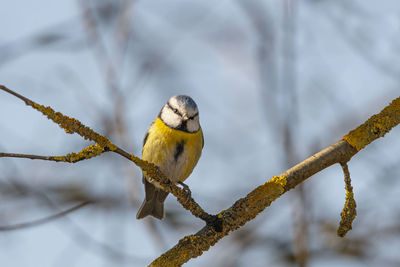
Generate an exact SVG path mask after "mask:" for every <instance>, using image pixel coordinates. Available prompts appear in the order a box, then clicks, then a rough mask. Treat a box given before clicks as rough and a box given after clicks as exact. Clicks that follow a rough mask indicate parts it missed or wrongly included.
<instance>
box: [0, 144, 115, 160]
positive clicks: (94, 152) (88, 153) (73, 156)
mask: <svg viewBox="0 0 400 267" xmlns="http://www.w3.org/2000/svg"><path fill="white" fill-rule="evenodd" d="M107 151H108V150H106V149H105V148H102V147H100V146H99V145H98V144H95V145H90V146H88V147H86V148H84V149H82V150H81V151H80V152H78V153H69V154H67V155H65V156H39V155H30V154H15V153H3V152H0V158H2V157H8V158H25V159H40V160H49V161H56V162H69V163H76V162H78V161H81V160H85V159H90V158H93V157H97V156H99V155H101V154H103V153H104V152H107Z"/></svg>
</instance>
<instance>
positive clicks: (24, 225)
mask: <svg viewBox="0 0 400 267" xmlns="http://www.w3.org/2000/svg"><path fill="white" fill-rule="evenodd" d="M91 203H92V202H91V201H84V202H82V203H80V204H79V205H76V206H74V207H72V208H69V209H67V210H64V211H61V212H59V213H56V214H54V215H51V216H48V217H45V218H42V219H39V220H35V221H31V222H26V223H19V224H13V225H2V226H0V231H2V232H3V231H13V230H19V229H23V228H28V227H33V226H38V225H41V224H45V223H48V222H51V221H54V220H56V219H58V218H61V217H63V216H65V215H67V214H68V213H71V212H73V211H75V210H78V209H80V208H82V207H84V206H86V205H89V204H91Z"/></svg>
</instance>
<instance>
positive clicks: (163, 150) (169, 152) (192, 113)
mask: <svg viewBox="0 0 400 267" xmlns="http://www.w3.org/2000/svg"><path fill="white" fill-rule="evenodd" d="M203 146H204V138H203V132H202V130H201V127H200V122H199V110H198V108H197V105H196V103H195V102H194V101H193V99H192V98H190V97H189V96H186V95H177V96H173V97H171V98H170V99H169V100H168V102H167V103H166V104H165V105H164V107H163V108H162V109H161V111H160V113H159V114H158V117H157V118H156V119H155V120H154V122H153V123H152V124H151V126H150V128H149V129H148V131H147V133H146V136H145V138H144V141H143V150H142V159H143V160H146V161H148V162H151V163H154V164H155V165H156V166H158V167H159V168H160V170H161V171H162V172H163V173H164V174H165V175H166V176H167V177H168V179H169V180H170V181H171V182H173V183H182V182H183V181H185V179H186V178H187V177H188V176H189V175H190V174H191V173H192V171H193V168H194V167H195V166H196V164H197V162H198V160H199V158H200V155H201V150H202V149H203ZM143 184H144V188H145V194H146V196H145V199H144V201H143V204H142V206H141V207H140V209H139V211H138V213H137V215H136V218H137V219H141V218H144V217H146V216H148V215H151V216H153V217H155V218H157V219H162V218H163V217H164V200H165V198H166V197H167V195H168V192H165V191H163V190H161V189H159V188H157V187H155V186H154V185H152V184H151V183H149V182H148V181H147V179H146V177H145V176H143Z"/></svg>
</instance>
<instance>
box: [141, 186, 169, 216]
mask: <svg viewBox="0 0 400 267" xmlns="http://www.w3.org/2000/svg"><path fill="white" fill-rule="evenodd" d="M143 182H144V185H145V191H146V197H145V199H144V201H143V203H142V206H140V209H139V211H138V213H137V214H136V219H142V218H144V217H146V216H148V215H151V216H153V217H155V218H157V219H160V220H161V219H162V218H163V217H164V200H165V198H166V197H167V195H168V193H167V192H164V191H162V190H160V189H157V188H156V187H155V186H154V185H152V184H151V183H149V182H148V181H147V180H146V179H143Z"/></svg>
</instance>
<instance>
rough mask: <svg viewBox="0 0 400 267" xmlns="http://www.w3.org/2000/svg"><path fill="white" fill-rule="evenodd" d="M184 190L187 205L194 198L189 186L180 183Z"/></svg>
mask: <svg viewBox="0 0 400 267" xmlns="http://www.w3.org/2000/svg"><path fill="white" fill-rule="evenodd" d="M178 183H179V184H180V185H181V186H182V189H183V192H184V193H185V196H186V203H188V202H189V199H190V198H191V197H192V191H190V189H189V186H188V185H187V184H184V183H183V182H178Z"/></svg>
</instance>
